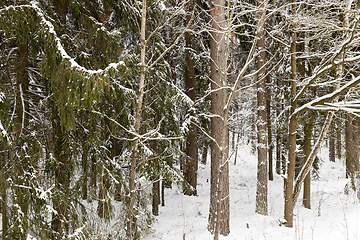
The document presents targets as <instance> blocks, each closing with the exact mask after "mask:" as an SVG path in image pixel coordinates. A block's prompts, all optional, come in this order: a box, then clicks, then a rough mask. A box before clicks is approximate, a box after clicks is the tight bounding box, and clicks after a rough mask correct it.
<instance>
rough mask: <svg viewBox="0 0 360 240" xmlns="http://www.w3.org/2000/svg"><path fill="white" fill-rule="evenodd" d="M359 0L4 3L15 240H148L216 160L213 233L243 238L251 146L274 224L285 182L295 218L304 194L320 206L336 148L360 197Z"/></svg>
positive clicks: (2, 47)
mask: <svg viewBox="0 0 360 240" xmlns="http://www.w3.org/2000/svg"><path fill="white" fill-rule="evenodd" d="M359 4H360V2H358V1H356V0H346V1H343V0H304V1H298V0H257V1H255V0H244V1H225V0H211V1H205V0H187V1H185V0H179V1H175V0H174V1H171V0H169V1H153V0H148V1H146V0H143V1H131V0H129V1H115V0H97V1H95V0H93V1H88V0H51V1H46V0H33V1H26V0H3V1H2V2H1V3H0V66H1V68H0V79H1V86H0V130H1V131H0V139H1V145H0V190H1V193H0V196H1V198H0V210H1V221H2V224H1V226H2V227H1V236H2V239H27V238H28V237H29V236H32V237H35V238H38V239H98V238H99V236H101V235H102V234H103V231H104V229H103V226H104V224H107V225H108V227H109V228H111V229H116V230H115V231H109V232H108V233H107V236H106V237H107V238H109V239H139V238H142V237H143V236H144V235H145V234H146V233H147V232H148V228H149V226H150V225H151V222H152V220H153V215H155V216H156V215H158V214H159V205H160V204H165V198H164V191H166V188H171V186H172V185H173V184H178V185H179V186H180V187H181V189H182V190H183V193H184V194H186V195H190V196H194V197H196V195H197V170H198V163H199V161H201V162H202V163H206V161H207V156H208V155H210V161H211V170H210V171H211V174H210V180H209V181H210V199H209V200H210V201H209V218H208V226H207V227H208V229H209V231H210V232H211V233H212V234H213V237H214V239H219V235H224V236H227V235H228V234H229V233H230V227H229V226H230V224H229V221H230V219H229V216H230V214H229V211H230V208H229V196H230V192H229V159H230V158H231V157H232V155H233V154H235V156H237V153H236V149H237V146H236V144H235V143H239V142H240V141H239V139H240V138H241V139H247V140H248V141H249V142H251V143H252V144H253V151H254V154H256V155H257V159H258V168H257V187H256V188H257V190H256V207H255V209H256V210H255V211H256V213H258V214H260V215H267V214H268V200H267V196H268V180H270V181H271V180H273V178H274V174H279V175H280V176H282V177H283V179H284V219H283V220H280V224H281V225H284V226H287V227H293V218H294V216H293V211H294V207H295V205H296V203H297V200H298V198H299V195H300V193H301V192H302V193H303V197H302V200H303V205H304V207H305V208H311V206H310V203H311V201H310V199H311V195H310V186H311V174H310V171H311V170H312V169H313V172H314V171H315V172H316V170H317V169H318V168H319V164H318V158H317V154H318V152H319V150H320V148H321V146H322V144H323V142H324V141H325V139H328V141H329V158H330V160H331V161H335V159H336V158H338V159H341V158H344V159H345V161H346V177H347V178H348V179H349V182H348V184H347V185H346V186H344V187H345V190H346V191H347V192H354V193H355V194H357V195H358V196H360V192H359V191H360V189H359V188H360V186H359V171H360V166H359V155H360V153H359V148H360V146H359V144H360V142H359V118H358V117H359V115H358V112H359V106H360V101H359V90H358V84H359V83H360V76H359V67H358V66H359V65H358V62H359V60H360V54H359V47H358V45H359V40H360V38H359V37H360V34H359V26H358V25H359V20H360V18H359V9H358V7H359ZM229 136H231V139H230V138H229ZM236 139H237V140H236ZM230 146H231V147H230ZM208 153H209V154H208ZM342 153H345V154H342ZM235 163H236V158H235ZM273 168H274V169H273ZM274 170H275V171H274ZM244 171H246V169H244ZM239 174H241V173H239ZM302 188H303V189H304V190H303V191H301V189H302ZM93 202H97V204H96V207H90V206H94V205H92V204H90V203H93ZM149 203H151V206H152V207H151V208H152V210H151V212H149V211H148V205H149ZM114 219H116V221H114ZM114 222H115V223H114Z"/></svg>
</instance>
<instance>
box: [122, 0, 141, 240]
mask: <svg viewBox="0 0 360 240" xmlns="http://www.w3.org/2000/svg"><path fill="white" fill-rule="evenodd" d="M145 28H146V0H143V5H142V11H141V29H140V41H141V54H140V82H139V95H138V98H137V107H136V114H135V127H134V132H135V134H140V123H141V111H142V103H143V98H144V89H145V70H146V69H145V53H146V41H145ZM138 147H139V138H136V140H135V141H134V143H133V149H132V156H131V165H130V176H129V190H130V199H129V206H128V213H127V217H128V222H127V229H126V233H127V239H128V240H133V238H134V236H135V235H136V219H135V216H134V213H133V211H134V201H135V191H136V190H135V177H136V165H137V157H138V156H137V154H138Z"/></svg>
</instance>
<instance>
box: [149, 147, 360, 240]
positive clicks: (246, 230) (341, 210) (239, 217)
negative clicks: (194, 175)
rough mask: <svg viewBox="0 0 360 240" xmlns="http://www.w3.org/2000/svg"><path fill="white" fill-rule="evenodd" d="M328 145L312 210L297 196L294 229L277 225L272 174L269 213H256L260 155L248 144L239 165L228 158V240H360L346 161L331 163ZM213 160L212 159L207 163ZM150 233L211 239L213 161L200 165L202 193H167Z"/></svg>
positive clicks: (280, 201)
mask: <svg viewBox="0 0 360 240" xmlns="http://www.w3.org/2000/svg"><path fill="white" fill-rule="evenodd" d="M328 156H329V154H328V149H327V148H326V147H324V148H322V150H321V152H320V153H319V157H320V159H321V166H320V172H319V179H317V180H316V179H312V183H311V198H312V199H311V210H309V209H306V208H304V207H303V206H302V198H300V199H299V201H298V203H297V205H296V207H295V210H294V227H293V228H287V227H283V226H280V225H279V219H283V206H284V197H283V185H284V182H283V179H282V177H280V176H279V175H277V174H276V173H274V181H269V185H268V190H269V194H268V211H269V215H268V216H261V215H258V214H256V213H255V194H256V170H257V169H256V168H257V157H256V155H255V154H252V153H251V147H250V146H249V145H243V146H239V149H238V156H237V165H234V157H233V158H232V159H231V161H230V214H231V215H230V235H229V236H227V237H223V236H221V237H220V239H224V240H258V239H261V240H263V239H264V240H270V239H274V240H308V239H312V240H322V239H326V240H331V239H336V240H341V239H343V240H353V239H354V240H355V239H356V240H358V239H360V204H359V200H358V199H357V197H356V195H355V194H354V193H353V192H350V193H348V194H345V186H346V184H347V183H348V182H349V180H348V179H346V178H345V160H344V159H343V160H341V161H339V160H336V162H330V161H329V157H328ZM208 162H209V161H208ZM165 194H166V196H165V205H166V206H165V207H160V213H159V216H158V217H156V219H155V222H154V224H153V229H152V232H151V233H150V234H149V235H148V236H146V237H145V238H144V239H145V240H157V239H163V240H173V239H174V240H177V239H183V240H185V239H186V240H208V239H212V238H213V237H212V235H211V234H210V233H209V232H208V231H207V220H208V211H209V194H210V164H209V163H208V164H207V165H206V166H205V165H202V164H200V165H199V171H198V196H197V197H189V196H184V195H183V193H182V191H181V190H180V189H178V188H177V187H176V186H173V188H172V189H166V191H165Z"/></svg>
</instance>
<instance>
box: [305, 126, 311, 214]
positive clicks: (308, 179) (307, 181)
mask: <svg viewBox="0 0 360 240" xmlns="http://www.w3.org/2000/svg"><path fill="white" fill-rule="evenodd" d="M312 126H313V123H312V121H311V120H310V121H309V122H306V123H305V125H304V132H305V137H304V155H305V160H306V159H308V157H309V156H310V152H311V135H312ZM310 182H311V176H310V172H309V173H308V174H307V175H306V177H305V180H304V194H303V204H304V207H306V208H308V209H310V208H311V203H310V186H311V185H310Z"/></svg>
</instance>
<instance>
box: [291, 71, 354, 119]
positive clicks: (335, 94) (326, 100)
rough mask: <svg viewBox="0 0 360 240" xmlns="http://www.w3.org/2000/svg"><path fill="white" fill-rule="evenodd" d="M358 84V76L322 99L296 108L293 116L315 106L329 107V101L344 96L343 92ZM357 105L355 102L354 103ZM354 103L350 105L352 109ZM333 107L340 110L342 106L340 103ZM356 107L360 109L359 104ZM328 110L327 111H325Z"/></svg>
mask: <svg viewBox="0 0 360 240" xmlns="http://www.w3.org/2000/svg"><path fill="white" fill-rule="evenodd" d="M359 83H360V76H358V77H356V78H354V79H353V80H351V81H349V82H348V83H346V84H345V85H344V86H342V87H340V88H339V89H337V90H335V91H334V92H332V93H329V94H326V95H324V96H322V97H318V98H316V99H314V100H312V101H310V102H308V103H306V104H304V105H302V106H301V107H299V108H297V109H296V110H295V111H294V113H293V114H294V115H297V114H298V115H300V114H302V113H303V112H305V111H307V110H308V109H316V106H321V105H330V104H331V103H330V101H332V100H334V99H335V98H336V97H338V96H340V95H342V94H344V93H345V92H347V91H348V90H349V89H350V88H352V87H355V86H356V85H358V84H359ZM356 103H357V102H356ZM356 103H353V104H352V107H353V108H354V105H356ZM331 105H332V106H333V107H337V108H338V109H341V107H342V104H340V103H332V104H331ZM358 107H360V104H359V105H358ZM326 110H328V109H326Z"/></svg>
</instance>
